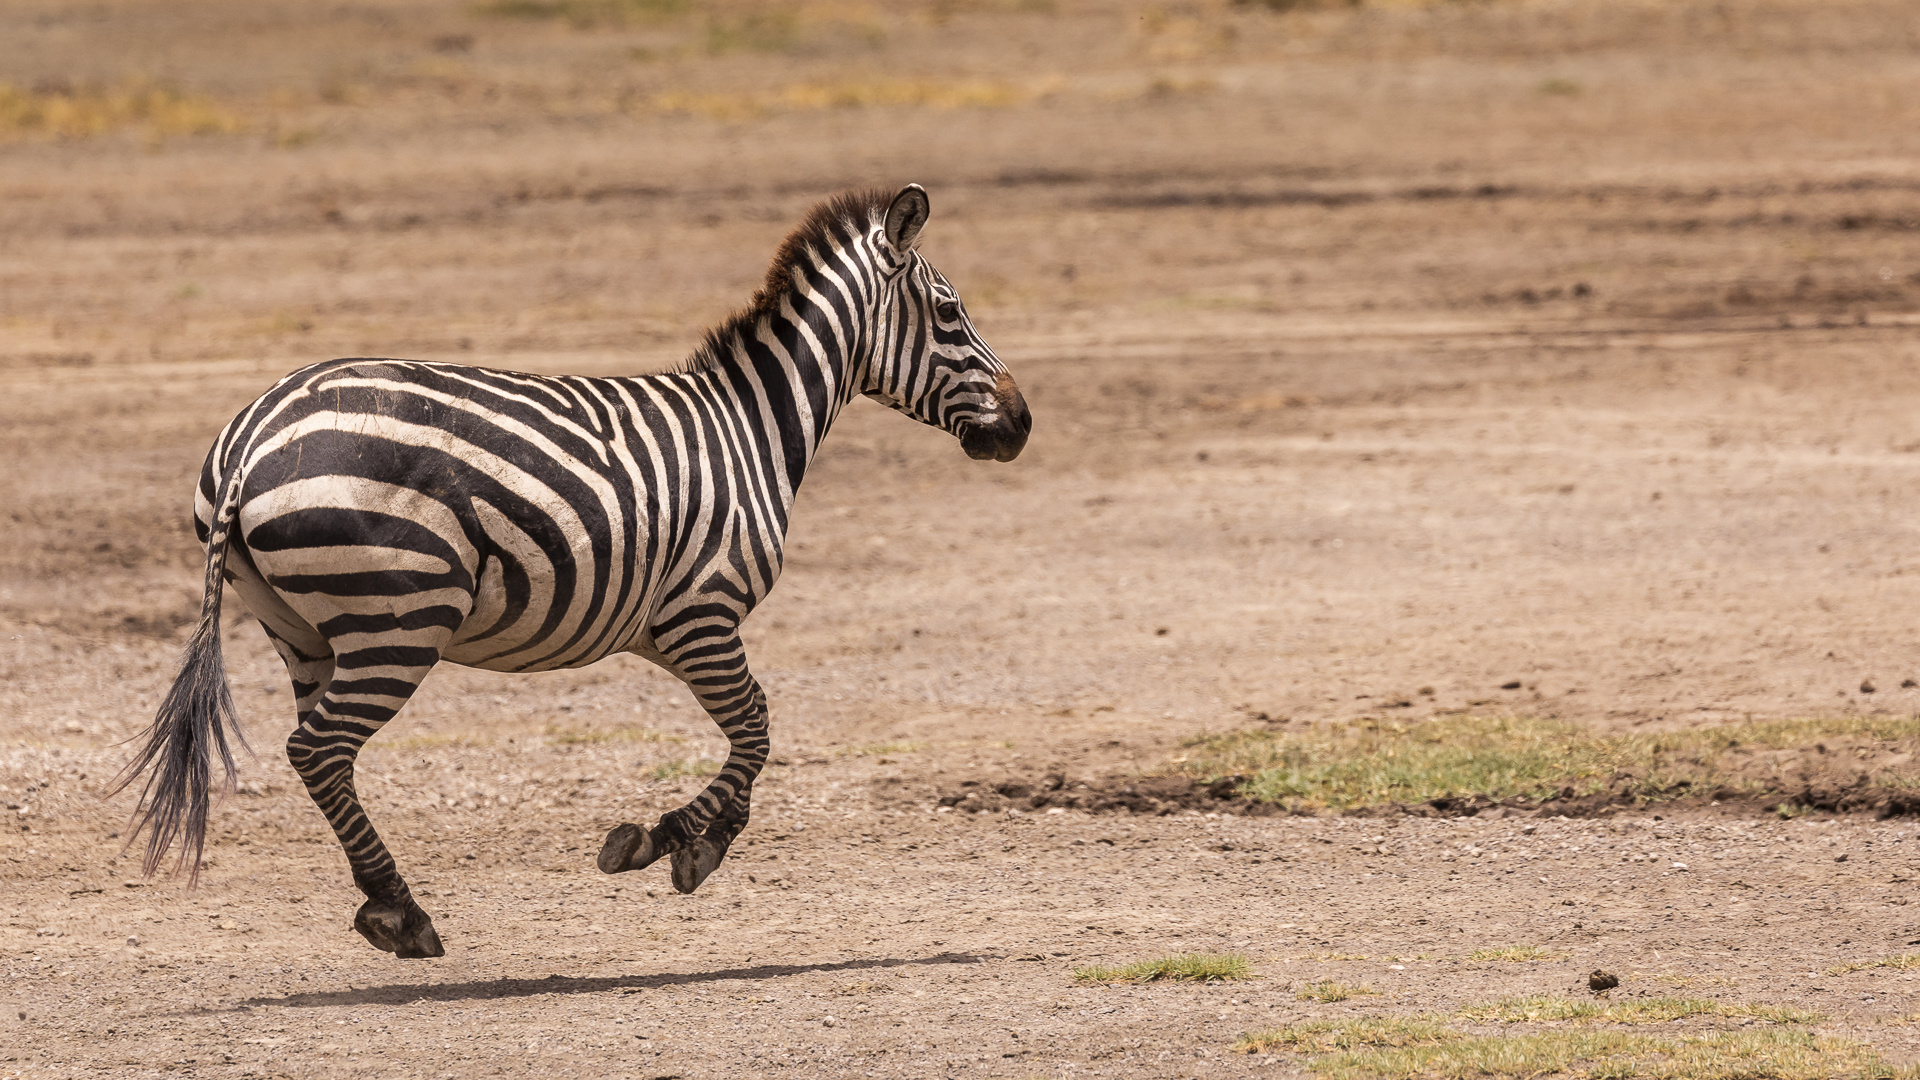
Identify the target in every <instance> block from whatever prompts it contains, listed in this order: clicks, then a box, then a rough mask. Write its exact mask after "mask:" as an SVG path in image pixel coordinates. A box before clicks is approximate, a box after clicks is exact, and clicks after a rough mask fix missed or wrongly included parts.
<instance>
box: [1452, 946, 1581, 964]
mask: <svg viewBox="0 0 1920 1080" xmlns="http://www.w3.org/2000/svg"><path fill="white" fill-rule="evenodd" d="M1566 958H1567V954H1566V953H1563V952H1553V951H1551V950H1549V949H1543V948H1541V947H1540V946H1538V945H1503V946H1501V947H1499V948H1497V949H1475V950H1473V951H1472V952H1470V953H1468V954H1467V959H1469V960H1481V961H1486V960H1503V961H1508V962H1511V963H1523V962H1526V961H1530V960H1565V959H1566Z"/></svg>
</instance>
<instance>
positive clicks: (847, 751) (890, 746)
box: [833, 740, 927, 757]
mask: <svg viewBox="0 0 1920 1080" xmlns="http://www.w3.org/2000/svg"><path fill="white" fill-rule="evenodd" d="M926 748H927V744H926V743H923V742H913V741H911V740H905V741H900V742H883V743H868V744H866V745H865V746H843V747H841V748H840V749H838V750H835V751H834V752H833V753H834V756H835V757H885V756H886V755H888V754H911V753H913V752H915V751H917V750H925V749H926Z"/></svg>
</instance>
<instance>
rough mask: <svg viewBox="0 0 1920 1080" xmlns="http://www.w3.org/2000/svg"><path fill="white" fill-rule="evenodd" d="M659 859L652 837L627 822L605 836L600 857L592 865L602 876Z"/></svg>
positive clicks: (646, 864) (634, 868)
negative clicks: (605, 839) (597, 868)
mask: <svg viewBox="0 0 1920 1080" xmlns="http://www.w3.org/2000/svg"><path fill="white" fill-rule="evenodd" d="M659 857H660V851H659V849H658V848H657V847H656V846H655V845H654V842H653V835H652V834H651V833H649V832H647V830H645V829H643V828H641V827H640V826H638V825H635V824H633V823H632V822H628V823H627V824H625V825H617V826H615V827H614V829H613V831H612V832H610V833H608V834H607V842H606V843H605V844H603V845H601V848H600V857H599V858H598V859H596V860H594V863H595V865H597V866H599V867H600V872H601V873H603V874H618V873H622V872H624V871H627V870H638V869H640V868H641V867H643V866H648V865H651V864H652V862H653V861H654V860H655V859H658V858H659Z"/></svg>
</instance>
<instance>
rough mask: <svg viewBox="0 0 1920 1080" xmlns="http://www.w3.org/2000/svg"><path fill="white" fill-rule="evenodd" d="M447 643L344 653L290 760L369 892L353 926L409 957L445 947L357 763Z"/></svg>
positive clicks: (291, 744) (290, 747)
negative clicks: (373, 808)
mask: <svg viewBox="0 0 1920 1080" xmlns="http://www.w3.org/2000/svg"><path fill="white" fill-rule="evenodd" d="M439 636H441V637H445V636H446V635H445V634H441V635H439ZM441 644H444V642H440V643H439V644H436V645H434V646H431V647H422V646H417V645H413V644H408V645H392V644H387V645H376V646H371V647H368V648H363V649H359V650H357V651H353V652H343V653H340V654H338V655H337V656H336V657H335V658H334V671H333V675H332V678H331V679H329V680H328V682H327V684H326V688H325V689H324V690H322V691H320V692H319V696H318V699H317V700H316V701H315V702H314V705H313V707H312V709H310V710H308V711H307V712H305V713H303V714H302V715H301V717H300V726H299V727H298V728H297V729H295V730H294V733H293V735H292V736H290V737H289V738H288V739H287V760H288V761H291V762H292V763H293V767H294V769H295V771H297V772H298V773H299V774H300V779H301V780H303V781H305V782H306V785H307V794H308V795H311V796H312V797H313V801H314V805H316V806H318V807H319V808H320V812H321V813H323V814H325V815H326V816H327V823H328V824H330V825H332V826H333V832H334V835H336V836H338V837H339V838H340V846H341V847H342V848H343V849H344V850H345V851H346V855H347V864H348V865H349V866H351V867H352V869H353V882H354V884H356V885H358V886H360V891H361V892H362V893H365V894H366V897H367V902H366V903H365V904H363V905H361V907H360V910H359V912H358V913H356V914H355V915H354V917H353V928H354V929H355V930H358V931H360V934H361V936H363V937H365V938H366V939H367V940H368V941H369V942H372V943H373V946H374V947H375V948H377V949H380V950H382V951H384V952H390V953H393V954H395V955H396V956H398V957H400V958H401V959H404V960H413V959H420V958H423V957H430V956H443V955H445V954H446V950H445V949H443V948H442V947H441V945H440V935H439V934H437V933H435V932H434V929H433V920H432V919H431V918H430V917H428V915H427V913H426V912H425V911H423V910H421V908H420V905H419V904H416V903H414V900H413V893H412V892H411V891H409V890H408V888H407V883H406V881H404V880H403V879H402V878H401V877H400V871H399V868H398V867H397V866H395V865H394V861H393V856H392V854H390V853H389V852H388V851H387V846H386V845H385V844H384V843H382V842H381V841H380V834H379V833H377V832H375V831H374V828H373V824H372V822H370V821H368V820H367V813H366V811H365V810H364V809H363V808H362V807H361V805H360V797H359V795H358V794H357V793H356V792H355V791H354V786H353V762H354V758H355V757H356V756H357V755H358V754H359V753H360V747H361V746H363V745H365V744H366V741H367V740H368V739H370V738H372V737H373V734H374V732H376V731H379V730H380V728H381V727H382V726H383V725H384V724H386V722H387V721H388V720H391V719H393V715H394V714H395V713H397V712H399V711H400V707H401V706H402V705H405V704H406V702H407V699H408V698H409V697H411V696H413V692H414V691H415V690H416V689H418V688H419V686H420V682H421V680H423V679H425V678H426V677H427V672H428V671H430V670H431V669H432V668H433V665H434V664H435V663H436V662H438V660H439V658H440V645H441ZM295 679H296V681H297V680H298V679H299V676H298V675H295Z"/></svg>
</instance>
